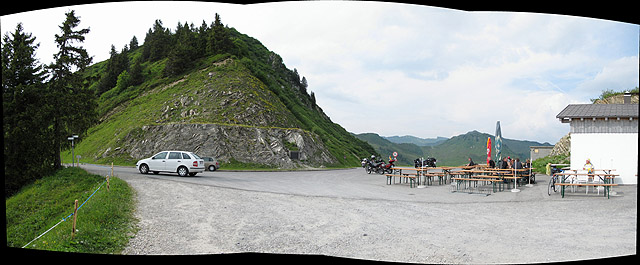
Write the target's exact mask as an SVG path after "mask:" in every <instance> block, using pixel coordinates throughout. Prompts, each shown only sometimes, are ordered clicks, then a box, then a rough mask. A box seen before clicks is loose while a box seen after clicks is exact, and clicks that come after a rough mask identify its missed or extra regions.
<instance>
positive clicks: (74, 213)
mask: <svg viewBox="0 0 640 265" xmlns="http://www.w3.org/2000/svg"><path fill="white" fill-rule="evenodd" d="M77 217H78V200H76V202H75V207H74V210H73V224H72V225H71V226H72V230H71V238H73V237H75V235H76V218H77Z"/></svg>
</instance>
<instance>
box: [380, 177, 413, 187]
mask: <svg viewBox="0 0 640 265" xmlns="http://www.w3.org/2000/svg"><path fill="white" fill-rule="evenodd" d="M384 175H385V176H387V185H391V178H395V177H399V178H406V179H408V180H409V187H412V188H413V186H415V184H416V178H418V176H417V175H416V174H384Z"/></svg>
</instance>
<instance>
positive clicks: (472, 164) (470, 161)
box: [467, 157, 476, 166]
mask: <svg viewBox="0 0 640 265" xmlns="http://www.w3.org/2000/svg"><path fill="white" fill-rule="evenodd" d="M475 165H476V163H473V160H472V159H471V157H469V164H467V166H475Z"/></svg>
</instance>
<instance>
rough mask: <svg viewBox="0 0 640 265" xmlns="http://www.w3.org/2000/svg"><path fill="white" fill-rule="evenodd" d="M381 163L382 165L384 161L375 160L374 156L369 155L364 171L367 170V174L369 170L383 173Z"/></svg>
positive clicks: (369, 172)
mask: <svg viewBox="0 0 640 265" xmlns="http://www.w3.org/2000/svg"><path fill="white" fill-rule="evenodd" d="M382 165H384V162H382V161H376V157H375V156H371V159H369V161H368V162H367V166H366V167H365V171H367V174H371V172H376V173H378V174H382V173H384V170H383V169H382V167H381V166H382Z"/></svg>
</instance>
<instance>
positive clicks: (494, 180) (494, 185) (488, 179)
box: [451, 178, 503, 192]
mask: <svg viewBox="0 0 640 265" xmlns="http://www.w3.org/2000/svg"><path fill="white" fill-rule="evenodd" d="M451 180H452V181H453V180H456V181H458V185H457V187H456V188H457V189H459V186H460V181H486V182H491V184H492V186H493V192H496V183H498V184H500V186H499V188H500V189H499V190H500V191H502V183H503V180H501V179H491V178H451Z"/></svg>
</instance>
